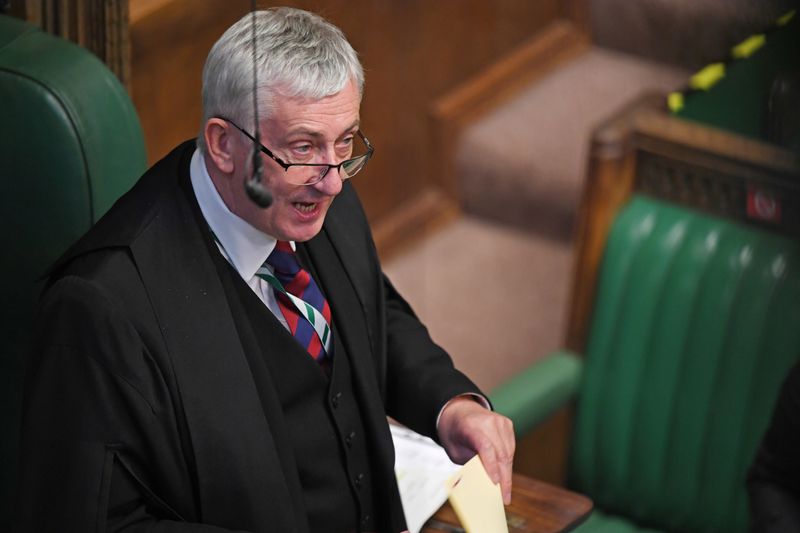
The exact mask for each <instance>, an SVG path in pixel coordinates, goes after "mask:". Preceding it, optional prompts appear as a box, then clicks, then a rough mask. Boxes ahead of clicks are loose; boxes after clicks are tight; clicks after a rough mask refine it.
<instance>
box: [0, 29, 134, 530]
mask: <svg viewBox="0 0 800 533" xmlns="http://www.w3.org/2000/svg"><path fill="white" fill-rule="evenodd" d="M145 166H146V158H145V149H144V140H143V136H142V131H141V127H140V124H139V120H138V118H137V116H136V112H135V110H134V108H133V104H132V103H131V101H130V99H129V97H128V95H127V93H126V92H125V90H124V88H123V87H122V86H121V85H120V83H119V82H118V81H117V79H116V77H115V76H114V75H113V73H112V72H110V71H109V70H108V69H107V68H106V67H105V65H103V64H102V63H101V62H100V61H99V60H98V59H97V58H96V57H95V56H93V55H92V54H90V53H89V52H87V51H86V50H84V49H82V48H80V47H78V46H76V45H74V44H72V43H69V42H67V41H65V40H63V39H59V38H57V37H54V36H52V35H49V34H47V33H44V32H42V31H41V30H39V29H38V28H36V27H34V26H31V25H30V24H27V23H25V22H22V21H20V20H17V19H14V18H11V17H7V16H2V15H0V217H1V218H0V225H2V228H3V231H2V241H0V249H2V250H3V253H4V256H5V260H4V261H3V262H2V272H0V302H2V304H1V305H0V338H1V339H3V341H2V342H3V349H2V355H1V356H0V424H2V428H1V429H0V530H3V531H6V530H8V529H9V528H8V527H6V526H7V525H8V522H9V515H10V510H11V505H12V502H13V495H12V493H13V486H14V483H15V472H16V459H17V452H18V447H19V443H18V439H19V423H20V413H21V397H22V385H23V376H24V359H25V353H26V351H27V349H28V343H29V335H30V329H31V321H32V317H33V313H34V308H35V303H36V300H37V297H38V294H39V290H40V288H41V281H39V279H40V278H41V276H42V274H44V272H45V271H46V269H47V267H48V265H49V264H50V263H52V262H53V261H54V260H55V259H57V258H58V256H59V255H60V254H61V253H62V252H64V251H65V250H66V248H67V247H68V246H69V245H70V244H71V243H72V242H73V241H75V240H76V239H77V238H78V237H79V236H80V235H81V234H83V233H84V232H85V231H86V230H87V229H89V227H90V226H91V225H92V224H93V223H94V222H95V221H96V220H97V219H98V218H99V217H100V216H101V215H102V214H103V213H104V212H105V211H106V210H107V209H108V208H109V207H110V206H111V204H112V203H113V202H114V201H115V200H116V199H117V198H118V197H119V196H120V195H121V194H122V193H123V192H125V191H126V190H127V189H129V188H130V186H131V185H132V184H133V182H134V181H135V180H136V178H137V177H138V176H139V175H140V174H141V173H142V172H143V171H144V169H145Z"/></svg>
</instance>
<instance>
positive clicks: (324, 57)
mask: <svg viewBox="0 0 800 533" xmlns="http://www.w3.org/2000/svg"><path fill="white" fill-rule="evenodd" d="M251 17H252V14H250V13H248V14H247V15H245V16H244V17H242V18H241V19H239V21H238V22H236V23H235V24H234V25H233V26H231V27H230V28H228V30H227V31H226V32H225V33H224V34H222V37H220V38H219V40H218V41H217V42H216V43H214V46H213V47H211V51H210V52H209V54H208V58H206V64H205V67H204V68H203V122H202V126H201V129H200V135H199V136H198V138H197V145H198V147H199V148H200V150H201V151H205V149H206V146H205V139H204V136H203V129H204V128H205V123H206V121H208V119H210V118H213V117H225V118H228V119H230V120H233V121H236V122H237V124H239V125H240V126H241V127H243V128H245V129H247V130H249V129H251V128H252V124H253V95H252V90H253V89H252V87H253V49H252V40H251V39H252V27H251V23H252V19H251ZM255 18H256V20H255V27H256V65H257V68H258V114H259V119H262V120H263V119H264V118H267V117H268V116H269V113H270V106H271V103H272V99H273V96H274V94H275V92H277V91H279V92H280V94H282V95H286V96H290V97H303V98H314V99H319V98H324V97H326V96H331V95H334V94H336V93H338V92H340V91H341V90H342V89H344V88H345V86H346V85H347V84H348V83H349V82H350V80H355V82H356V83H357V84H358V90H359V93H363V90H364V70H363V68H362V66H361V63H360V62H359V60H358V55H357V54H356V52H355V50H353V47H352V46H350V43H349V42H347V39H346V38H345V36H344V34H343V33H342V31H341V30H340V29H339V28H337V27H336V26H334V25H333V24H331V23H330V22H328V21H326V20H325V19H323V18H322V17H320V16H319V15H316V14H314V13H309V12H308V11H302V10H300V9H294V8H289V7H279V8H273V9H267V10H263V11H257V12H256V17H255Z"/></svg>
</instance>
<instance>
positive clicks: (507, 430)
mask: <svg viewBox="0 0 800 533" xmlns="http://www.w3.org/2000/svg"><path fill="white" fill-rule="evenodd" d="M491 414H492V415H493V418H494V419H493V420H492V426H493V427H492V428H491V429H493V430H494V431H489V432H487V433H486V434H485V435H486V438H485V439H482V441H481V442H480V444H479V445H478V449H477V450H476V451H477V452H478V455H480V457H481V462H483V465H484V467H485V468H486V471H487V473H488V474H489V477H490V478H491V479H492V481H493V482H494V483H499V484H500V492H501V494H502V495H503V503H505V504H506V505H508V504H509V503H511V480H512V471H513V468H512V467H513V463H514V450H515V448H516V442H515V439H514V429H513V426H512V424H511V421H510V420H509V419H507V418H505V417H503V416H500V415H497V414H495V413H491Z"/></svg>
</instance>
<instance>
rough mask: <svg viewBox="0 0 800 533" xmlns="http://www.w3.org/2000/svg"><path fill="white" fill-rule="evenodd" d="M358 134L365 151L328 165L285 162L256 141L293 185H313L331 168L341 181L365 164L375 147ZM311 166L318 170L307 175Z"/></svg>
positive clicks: (251, 137)
mask: <svg viewBox="0 0 800 533" xmlns="http://www.w3.org/2000/svg"><path fill="white" fill-rule="evenodd" d="M218 118H221V119H222V120H224V121H226V122H229V123H230V124H232V125H233V126H234V127H235V128H236V129H237V130H239V131H241V132H242V133H244V134H245V136H246V137H247V138H248V139H250V140H251V141H253V142H258V141H256V139H255V137H253V136H252V135H250V133H248V132H247V131H246V130H244V129H243V128H242V127H241V126H239V125H238V124H236V123H235V122H234V121H232V120H230V119H227V118H224V117H218ZM358 136H359V138H361V140H362V141H363V142H364V144H365V145H366V147H367V152H366V153H364V154H361V155H359V156H356V157H351V158H350V159H345V160H344V161H342V162H341V163H339V164H338V165H329V164H328V163H287V162H285V161H284V160H282V159H281V158H280V157H278V156H276V155H275V154H273V153H272V151H271V150H270V149H269V148H267V147H266V146H264V145H263V144H261V143H260V142H258V147H259V149H260V150H261V151H262V152H264V153H265V154H266V155H267V156H268V157H269V158H270V159H272V160H273V161H275V162H276V163H278V165H280V166H281V168H283V170H284V171H285V172H286V179H287V181H288V182H289V183H291V184H293V185H314V184H316V183H319V182H320V181H322V180H323V179H324V178H325V176H326V175H327V174H328V172H330V170H331V169H332V168H335V169H336V170H338V171H339V177H340V178H341V179H342V181H344V180H346V179H350V178H352V177H353V176H355V175H356V174H358V173H359V172H360V171H361V169H363V168H364V167H365V166H366V164H367V161H369V159H370V158H371V157H372V154H373V153H374V152H375V148H373V147H372V145H371V144H370V143H369V140H368V139H367V138H366V137H365V136H364V134H363V133H361V130H358ZM311 168H314V169H319V170H318V171H315V172H313V174H311V175H309V169H311Z"/></svg>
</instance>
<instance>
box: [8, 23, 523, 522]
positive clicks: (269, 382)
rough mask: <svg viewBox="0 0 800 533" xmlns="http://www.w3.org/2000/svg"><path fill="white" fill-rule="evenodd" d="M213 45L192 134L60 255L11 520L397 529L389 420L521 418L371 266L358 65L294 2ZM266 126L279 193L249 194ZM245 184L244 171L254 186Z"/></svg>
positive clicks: (505, 466)
mask: <svg viewBox="0 0 800 533" xmlns="http://www.w3.org/2000/svg"><path fill="white" fill-rule="evenodd" d="M250 24H251V19H250V17H249V16H247V17H244V18H243V19H242V20H240V21H239V22H238V23H237V24H235V25H234V26H232V27H231V28H230V29H229V30H228V31H227V32H226V33H225V34H224V35H223V36H222V37H221V38H220V40H219V41H218V42H217V43H216V44H215V45H214V47H213V48H212V50H211V52H210V54H209V57H208V59H207V62H206V67H205V69H204V74H203V105H204V120H203V126H202V130H201V134H200V136H199V138H198V142H197V148H195V143H194V142H193V141H190V142H187V143H184V144H182V145H180V146H178V147H177V148H176V149H175V150H173V152H172V153H170V154H169V155H167V156H166V157H165V158H164V159H163V160H162V161H160V162H159V163H157V164H156V165H155V166H154V167H153V168H152V169H150V170H149V171H148V172H147V173H146V174H145V175H144V176H143V177H142V179H141V180H140V181H139V183H137V185H136V186H135V187H134V188H133V189H132V190H131V191H130V192H129V193H128V194H126V195H125V196H124V197H123V198H122V199H121V200H120V201H119V202H117V204H116V205H115V206H114V207H113V208H112V209H111V211H110V212H109V213H108V214H107V215H106V216H105V217H104V218H103V219H102V220H101V221H100V222H99V223H98V224H97V225H96V226H95V227H94V228H93V229H92V230H91V231H90V232H89V233H88V234H87V235H86V236H85V237H84V238H83V239H81V240H80V241H79V242H78V243H77V244H76V245H75V246H74V247H73V248H72V249H71V250H70V251H69V252H68V253H67V254H66V256H65V257H64V258H62V259H61V260H60V261H59V262H58V264H57V265H56V266H55V268H54V270H53V273H52V276H51V278H50V281H49V284H48V288H47V290H46V292H45V294H44V296H43V300H42V304H41V310H40V318H39V322H38V323H39V326H38V328H39V330H38V332H37V336H36V338H37V339H38V342H37V343H36V346H35V350H34V355H33V357H32V360H31V364H30V371H29V379H28V384H27V396H26V413H25V417H26V418H25V423H24V428H23V446H24V449H25V453H24V457H23V461H22V466H21V468H22V477H21V485H20V487H21V488H20V509H19V515H20V520H19V523H20V529H22V530H24V531H96V530H97V531H106V530H108V531H140V530H146V531H198V532H200V531H202V532H206V531H207V532H212V531H215V532H216V531H229V530H237V531H280V532H288V531H354V530H360V531H400V530H402V529H404V528H405V524H404V519H403V514H402V509H401V507H400V502H399V498H398V493H397V485H396V482H395V479H394V475H393V459H394V455H393V448H392V444H391V437H390V434H389V431H388V426H387V423H386V415H387V414H388V415H390V416H393V417H394V418H396V419H397V420H399V421H400V422H403V423H405V424H407V425H409V426H410V427H412V428H414V429H416V430H417V431H420V432H422V433H425V434H427V435H430V436H433V437H438V438H439V439H440V441H441V442H442V444H443V445H444V446H445V448H446V449H447V451H448V453H449V454H450V456H451V457H452V458H453V459H454V460H456V461H460V462H463V461H465V460H467V459H469V458H470V457H471V456H472V455H474V454H475V453H478V454H480V456H481V458H482V460H483V462H484V464H485V465H486V466H487V469H488V471H489V472H490V475H491V476H492V477H493V478H494V479H495V480H496V481H498V482H500V483H501V487H502V490H503V493H504V497H505V499H506V501H508V500H509V497H510V476H511V460H512V457H513V452H514V438H513V431H512V429H511V424H510V421H508V420H507V419H506V418H504V417H501V416H500V415H497V414H495V413H492V412H491V411H490V410H489V409H487V406H486V400H485V398H483V396H481V395H480V392H479V391H478V389H477V388H476V387H475V386H474V385H473V384H472V383H471V382H470V381H469V380H468V379H467V378H466V377H464V376H463V375H462V374H460V373H459V372H458V371H456V370H455V369H454V368H453V366H452V362H451V361H450V359H449V357H448V356H447V354H446V353H445V352H444V351H442V350H441V348H439V347H438V346H436V345H435V344H434V343H433V342H432V341H431V340H430V338H429V337H428V334H427V332H426V330H425V328H424V327H423V326H422V324H420V323H419V321H418V320H417V319H416V317H415V316H414V314H413V312H412V311H411V309H410V308H409V307H408V305H407V304H406V303H405V302H404V301H403V299H402V298H401V297H400V296H399V295H398V294H397V292H396V291H395V289H394V288H393V287H392V285H391V284H390V283H389V281H388V280H386V279H385V277H384V276H383V274H382V273H381V271H380V266H379V264H378V259H377V256H376V253H375V249H374V245H373V243H372V239H371V236H370V233H369V229H368V227H367V222H366V219H365V216H364V213H363V211H362V209H361V206H360V204H359V201H358V199H357V197H356V194H355V192H354V190H353V189H352V187H351V186H350V183H349V182H348V181H345V180H346V179H347V178H348V177H351V176H352V175H354V174H355V173H356V172H358V171H359V170H360V169H361V168H362V167H363V165H364V164H366V161H367V160H368V159H369V155H371V151H372V149H371V146H370V145H369V143H368V141H367V140H366V137H365V136H364V135H363V133H362V132H360V130H359V124H360V115H359V107H360V101H361V95H362V89H363V73H362V69H361V66H360V64H359V63H358V60H357V58H356V55H355V52H354V51H353V50H352V48H351V47H350V45H349V44H348V43H347V41H346V40H345V38H344V36H343V35H342V34H341V32H340V31H339V30H338V29H337V28H335V27H334V26H332V25H330V24H329V23H327V22H325V21H324V20H322V19H321V18H319V17H317V16H316V15H312V14H310V13H306V12H303V11H298V10H294V9H286V8H282V9H274V10H269V11H263V12H259V13H258V16H257V20H256V29H255V31H256V33H257V43H258V47H257V51H258V59H257V72H258V76H259V88H258V97H259V111H258V116H259V117H260V120H259V131H258V132H255V131H254V129H255V128H254V127H253V112H252V111H253V108H252V103H251V102H252V94H251V90H250V87H251V83H252V70H251V68H252V66H251V60H252V59H251V58H252V48H251V40H250V39H251V33H250V32H251V26H250ZM255 139H258V140H259V141H260V143H259V144H260V146H259V150H260V153H259V156H258V157H260V158H261V162H262V164H263V172H262V179H263V185H264V186H265V187H266V188H267V189H268V190H269V191H270V192H271V194H272V197H273V200H272V205H271V206H270V207H268V208H266V209H262V208H260V207H259V206H257V205H256V204H255V203H254V202H253V201H251V199H250V198H249V197H248V195H247V194H246V192H245V185H246V183H248V182H249V180H250V179H251V177H252V175H253V165H252V161H253V159H252V150H253V146H254V141H255ZM251 186H252V184H251Z"/></svg>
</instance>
